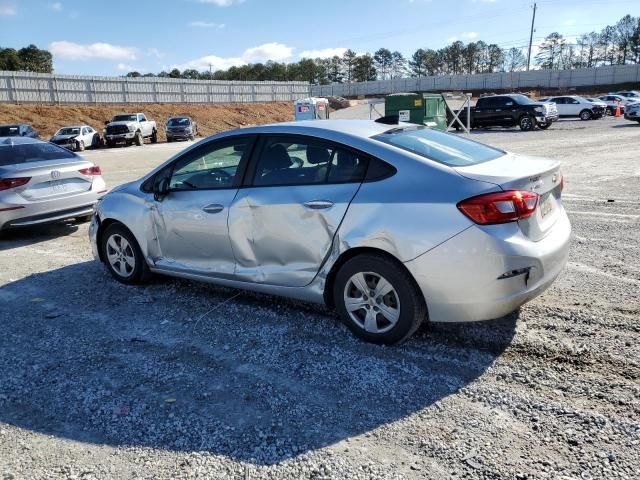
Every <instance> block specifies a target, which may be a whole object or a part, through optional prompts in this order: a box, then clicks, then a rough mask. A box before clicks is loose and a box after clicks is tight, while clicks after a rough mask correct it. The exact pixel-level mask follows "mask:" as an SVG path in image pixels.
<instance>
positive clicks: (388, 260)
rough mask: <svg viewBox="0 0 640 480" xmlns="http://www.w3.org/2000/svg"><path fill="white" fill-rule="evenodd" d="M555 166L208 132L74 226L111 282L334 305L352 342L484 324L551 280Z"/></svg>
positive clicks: (421, 148)
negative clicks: (170, 284) (162, 277)
mask: <svg viewBox="0 0 640 480" xmlns="http://www.w3.org/2000/svg"><path fill="white" fill-rule="evenodd" d="M562 188H563V180H562V175H561V173H560V169H559V164H558V162H556V161H553V160H548V159H538V158H531V157H525V156H518V155H514V154H510V153H507V152H504V151H502V150H499V149H496V148H492V147H489V146H486V145H483V144H480V143H476V142H473V141H470V140H467V139H464V138H461V137H459V136H456V135H452V134H448V133H443V132H439V131H435V130H431V129H429V128H425V127H420V126H415V125H409V124H399V125H388V124H383V123H376V122H372V121H357V120H346V121H344V120H343V121H340V120H327V121H322V122H317V121H316V122H314V121H309V122H295V123H282V124H275V125H266V126H260V127H253V128H245V129H241V130H235V131H229V132H224V133H220V134H217V135H214V136H212V137H209V138H207V139H205V140H203V141H201V142H199V143H197V144H195V145H193V146H191V147H190V148H188V149H186V150H185V151H183V152H180V153H179V154H177V155H176V156H175V157H173V158H172V159H170V160H169V161H167V162H166V163H164V164H163V165H161V166H159V167H158V168H156V169H155V170H153V171H152V172H151V173H149V174H148V175H146V176H144V177H143V178H141V179H140V180H138V181H135V182H131V183H128V184H125V185H122V186H120V187H118V188H115V189H113V190H112V191H111V192H110V193H109V194H108V195H106V196H105V197H104V198H103V199H102V201H101V202H100V203H99V205H98V207H97V211H96V215H95V216H94V218H93V221H92V223H91V227H90V238H91V242H92V245H93V252H94V255H95V257H96V258H97V259H99V260H101V261H102V262H104V264H105V265H106V267H107V268H108V270H109V271H110V272H111V274H112V275H113V276H114V277H115V279H116V280H118V281H120V282H123V283H126V284H136V283H141V282H144V281H145V280H147V279H148V278H149V276H150V274H151V273H161V274H166V275H173V276H177V277H183V278H188V279H193V280H202V281H206V282H211V283H216V284H220V285H226V286H230V287H237V288H243V289H249V290H254V291H259V292H265V293H269V294H275V295H283V296H286V297H291V298H296V299H301V300H305V301H310V302H317V303H324V304H326V305H328V306H330V307H334V308H335V309H336V310H337V312H338V313H339V314H340V317H341V318H342V320H343V321H344V323H345V324H346V325H347V326H348V327H349V328H350V329H351V330H352V331H353V332H354V333H355V334H356V335H358V336H359V337H361V338H363V339H365V340H367V341H371V342H375V343H397V342H400V341H402V340H404V339H406V338H408V337H409V336H410V335H411V334H412V333H413V332H415V331H416V329H417V328H418V326H419V325H420V324H421V322H423V321H424V320H425V319H428V320H429V321H433V322H460V321H474V320H486V319H492V318H497V317H500V316H503V315H505V314H508V313H510V312H512V311H513V310H515V309H517V308H518V307H519V306H520V305H522V304H523V303H525V302H526V301H528V300H530V299H532V298H533V297H535V296H537V295H539V294H540V293H542V292H543V291H544V290H545V289H546V288H547V287H548V286H549V285H550V284H551V283H552V282H553V280H554V279H555V278H556V277H557V275H558V274H559V273H560V271H561V270H562V268H563V266H564V264H565V262H566V259H567V255H568V248H569V236H570V232H571V227H570V224H569V220H568V218H567V215H566V213H565V211H564V208H563V205H562V200H561V192H562Z"/></svg>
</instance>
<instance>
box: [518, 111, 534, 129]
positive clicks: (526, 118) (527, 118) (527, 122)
mask: <svg viewBox="0 0 640 480" xmlns="http://www.w3.org/2000/svg"><path fill="white" fill-rule="evenodd" d="M518 125H520V130H522V131H523V132H530V131H531V130H534V129H535V128H536V119H535V118H533V117H532V116H531V115H523V116H521V117H520V120H519V121H518Z"/></svg>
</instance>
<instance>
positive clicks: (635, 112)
mask: <svg viewBox="0 0 640 480" xmlns="http://www.w3.org/2000/svg"><path fill="white" fill-rule="evenodd" d="M624 118H626V119H627V120H635V121H636V122H638V123H640V103H632V104H631V105H629V106H627V108H626V110H625V112H624Z"/></svg>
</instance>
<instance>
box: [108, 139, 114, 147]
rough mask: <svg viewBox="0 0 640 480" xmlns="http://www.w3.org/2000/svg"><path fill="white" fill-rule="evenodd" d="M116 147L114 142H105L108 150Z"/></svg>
mask: <svg viewBox="0 0 640 480" xmlns="http://www.w3.org/2000/svg"><path fill="white" fill-rule="evenodd" d="M115 146H116V142H114V141H113V140H107V147H108V148H113V147H115Z"/></svg>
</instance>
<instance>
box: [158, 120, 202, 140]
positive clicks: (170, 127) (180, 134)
mask: <svg viewBox="0 0 640 480" xmlns="http://www.w3.org/2000/svg"><path fill="white" fill-rule="evenodd" d="M164 128H165V132H166V135H167V142H173V141H174V140H193V139H194V138H195V137H196V136H197V135H198V125H197V124H196V122H194V121H193V119H192V118H191V117H170V118H168V119H167V121H166V123H165V125H164Z"/></svg>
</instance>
